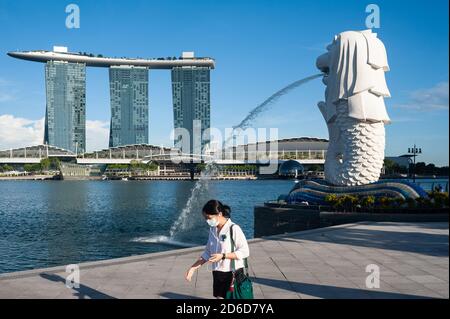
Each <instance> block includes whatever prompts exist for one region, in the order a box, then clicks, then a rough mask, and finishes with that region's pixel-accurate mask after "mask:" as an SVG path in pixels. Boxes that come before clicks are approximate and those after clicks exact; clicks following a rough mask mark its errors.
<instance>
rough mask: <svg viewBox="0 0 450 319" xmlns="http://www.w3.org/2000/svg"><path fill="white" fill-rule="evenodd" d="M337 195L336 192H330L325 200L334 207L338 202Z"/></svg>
mask: <svg viewBox="0 0 450 319" xmlns="http://www.w3.org/2000/svg"><path fill="white" fill-rule="evenodd" d="M337 199H338V197H337V195H336V194H329V195H327V196H325V202H327V204H328V205H330V206H332V207H334V206H335V205H336V203H337Z"/></svg>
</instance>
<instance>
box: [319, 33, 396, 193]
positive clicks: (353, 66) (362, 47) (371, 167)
mask: <svg viewBox="0 0 450 319" xmlns="http://www.w3.org/2000/svg"><path fill="white" fill-rule="evenodd" d="M327 50H328V52H327V53H325V54H323V55H321V56H319V57H318V58H317V62H316V64H317V68H318V69H320V70H321V71H322V72H323V73H324V77H323V83H324V84H325V85H326V86H327V88H326V90H325V102H320V103H319V104H318V106H319V109H320V111H321V112H322V115H323V117H324V118H325V121H326V123H327V125H328V132H329V146H328V151H327V156H326V160H325V179H326V181H327V182H329V183H331V184H333V185H336V186H356V185H365V184H369V183H373V182H376V181H378V179H379V177H380V173H381V169H382V167H383V162H384V148H385V130H384V125H385V124H388V123H390V119H389V116H388V114H387V112H386V106H385V104H384V98H385V97H390V93H389V89H388V87H387V85H386V80H385V75H384V73H385V72H387V71H389V65H388V61H387V55H386V49H385V47H384V45H383V43H382V42H381V41H380V40H379V39H378V38H377V34H376V33H372V31H371V30H366V31H348V32H343V33H341V34H339V35H337V36H335V38H334V41H333V43H332V44H330V45H329V46H328V47H327Z"/></svg>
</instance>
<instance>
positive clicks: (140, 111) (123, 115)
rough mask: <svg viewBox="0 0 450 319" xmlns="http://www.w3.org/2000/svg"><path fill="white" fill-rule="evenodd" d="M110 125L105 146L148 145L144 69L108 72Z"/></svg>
mask: <svg viewBox="0 0 450 319" xmlns="http://www.w3.org/2000/svg"><path fill="white" fill-rule="evenodd" d="M109 87H110V98H111V125H110V135H109V147H116V146H122V145H131V144H147V143H148V69H147V68H146V67H135V66H111V67H110V69H109Z"/></svg>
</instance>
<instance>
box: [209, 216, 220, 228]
mask: <svg viewBox="0 0 450 319" xmlns="http://www.w3.org/2000/svg"><path fill="white" fill-rule="evenodd" d="M206 222H207V223H208V225H209V227H216V226H217V225H219V222H218V221H217V218H215V217H214V218H211V219H207V220H206Z"/></svg>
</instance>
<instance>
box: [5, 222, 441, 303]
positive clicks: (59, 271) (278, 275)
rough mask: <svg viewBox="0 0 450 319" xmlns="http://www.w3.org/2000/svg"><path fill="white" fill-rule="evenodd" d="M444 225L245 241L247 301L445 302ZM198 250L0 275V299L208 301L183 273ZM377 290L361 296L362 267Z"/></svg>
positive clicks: (346, 228)
mask: <svg viewBox="0 0 450 319" xmlns="http://www.w3.org/2000/svg"><path fill="white" fill-rule="evenodd" d="M448 226H449V225H448V223H357V224H348V225H341V226H335V227H328V228H322V229H315V230H310V231H304V232H298V233H292V234H286V235H281V236H272V237H266V238H263V239H255V240H251V241H250V254H251V257H250V259H249V263H250V274H251V276H252V278H253V282H254V293H255V298H271V299H278V298H283V299H284V298H289V299H309V298H358V299H361V298H363V299H366V298H382V299H386V298H389V299H392V298H402V299H403V298H449V259H448V256H449V247H448V244H449V241H448V235H449V231H448ZM202 250H203V248H202V247H196V248H189V249H180V250H176V251H169V252H163V253H156V254H147V255H142V256H133V257H128V258H120V259H113V260H107V261H100V262H92V263H84V264H80V265H79V266H80V270H81V273H80V279H81V285H80V287H79V288H73V289H70V288H67V287H66V286H65V277H66V276H67V273H65V271H64V270H65V267H55V268H48V269H40V270H32V271H25V272H18V273H12V274H4V275H0V298H8V299H11V298H170V299H173V298H175V299H186V298H188V299H190V298H212V295H211V292H212V278H211V273H210V269H208V267H207V266H206V265H204V266H203V267H202V268H201V269H200V270H199V272H198V273H197V274H196V275H195V276H194V278H193V280H192V282H190V283H188V282H186V281H185V280H184V273H185V271H186V270H187V268H188V267H189V266H190V265H191V264H192V263H193V261H194V260H195V259H196V258H197V257H198V256H199V254H200V253H201V251H202ZM370 264H373V265H376V266H378V267H379V270H380V287H379V288H371V289H370V288H367V287H366V278H367V276H368V275H370V273H369V272H366V267H367V265H370Z"/></svg>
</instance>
